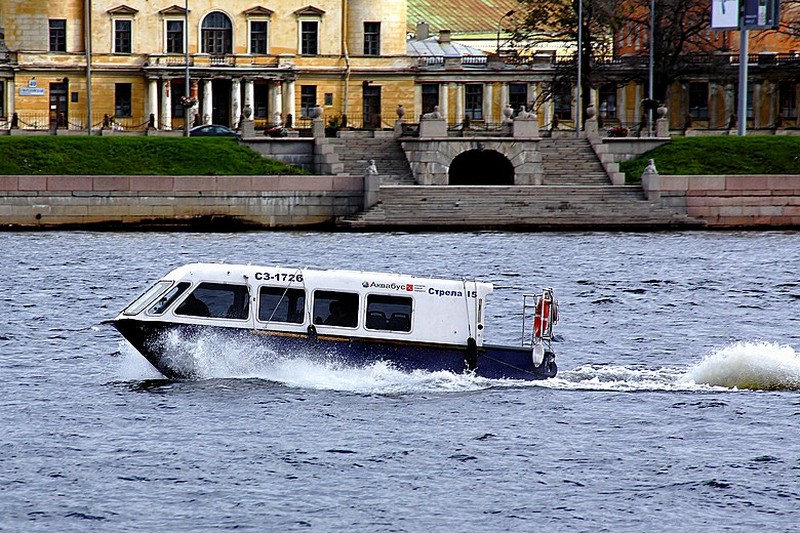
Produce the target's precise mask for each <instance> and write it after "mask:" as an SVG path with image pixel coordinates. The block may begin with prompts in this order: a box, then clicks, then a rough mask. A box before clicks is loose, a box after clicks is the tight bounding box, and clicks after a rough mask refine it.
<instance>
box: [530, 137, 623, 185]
mask: <svg viewBox="0 0 800 533" xmlns="http://www.w3.org/2000/svg"><path fill="white" fill-rule="evenodd" d="M539 151H540V152H541V154H542V167H543V169H544V179H543V185H610V184H611V181H610V180H609V179H608V174H606V171H605V169H603V165H602V164H601V163H600V160H599V159H598V158H597V155H596V154H595V153H594V150H593V149H592V145H591V144H590V143H589V141H588V140H587V139H578V138H575V139H568V138H561V139H542V140H541V141H539Z"/></svg>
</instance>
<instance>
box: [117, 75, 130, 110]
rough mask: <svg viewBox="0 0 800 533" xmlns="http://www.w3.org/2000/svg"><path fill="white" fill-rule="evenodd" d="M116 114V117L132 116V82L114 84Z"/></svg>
mask: <svg viewBox="0 0 800 533" xmlns="http://www.w3.org/2000/svg"><path fill="white" fill-rule="evenodd" d="M114 116H115V117H130V116H131V84H130V83H115V84H114Z"/></svg>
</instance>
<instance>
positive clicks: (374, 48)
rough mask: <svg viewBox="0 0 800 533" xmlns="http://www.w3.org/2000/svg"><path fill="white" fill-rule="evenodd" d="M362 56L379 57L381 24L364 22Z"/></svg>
mask: <svg viewBox="0 0 800 533" xmlns="http://www.w3.org/2000/svg"><path fill="white" fill-rule="evenodd" d="M364 55H365V56H379V55H381V23H380V22H365V23H364Z"/></svg>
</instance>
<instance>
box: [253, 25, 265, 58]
mask: <svg viewBox="0 0 800 533" xmlns="http://www.w3.org/2000/svg"><path fill="white" fill-rule="evenodd" d="M250 53H251V54H266V53H267V21H265V20H254V21H251V22H250Z"/></svg>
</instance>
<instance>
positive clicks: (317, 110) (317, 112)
mask: <svg viewBox="0 0 800 533" xmlns="http://www.w3.org/2000/svg"><path fill="white" fill-rule="evenodd" d="M320 117H322V106H320V105H319V104H316V105H314V107H312V108H311V118H314V119H316V118H320Z"/></svg>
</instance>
